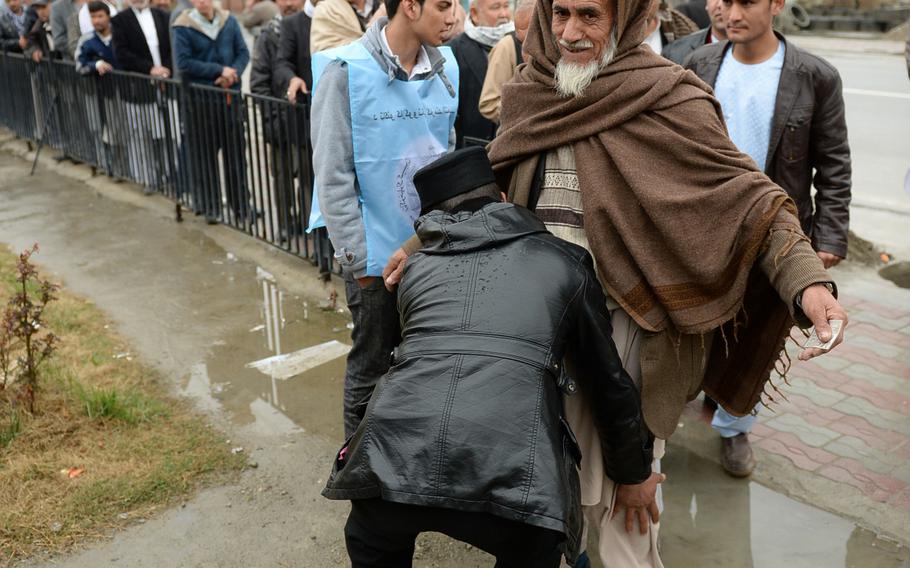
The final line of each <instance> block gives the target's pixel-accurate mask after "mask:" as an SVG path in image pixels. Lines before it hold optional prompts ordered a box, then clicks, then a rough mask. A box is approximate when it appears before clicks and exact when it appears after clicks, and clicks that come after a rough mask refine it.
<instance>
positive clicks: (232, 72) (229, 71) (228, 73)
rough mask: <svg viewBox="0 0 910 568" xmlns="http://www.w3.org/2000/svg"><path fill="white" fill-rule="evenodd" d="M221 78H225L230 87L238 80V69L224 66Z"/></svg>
mask: <svg viewBox="0 0 910 568" xmlns="http://www.w3.org/2000/svg"><path fill="white" fill-rule="evenodd" d="M221 78H222V79H224V82H225V83H227V86H228V87H230V86H231V85H233V84H234V83H236V82H237V70H236V69H234V68H233V67H222V68H221Z"/></svg>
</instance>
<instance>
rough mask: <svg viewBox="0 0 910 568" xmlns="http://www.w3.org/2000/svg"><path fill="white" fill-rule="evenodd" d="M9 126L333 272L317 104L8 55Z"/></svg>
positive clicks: (3, 85)
mask: <svg viewBox="0 0 910 568" xmlns="http://www.w3.org/2000/svg"><path fill="white" fill-rule="evenodd" d="M0 125H2V126H4V127H6V128H8V129H10V130H12V131H13V132H15V133H16V135H17V136H19V137H20V138H25V139H28V140H33V141H39V140H41V141H42V143H43V144H46V145H48V146H51V147H53V148H56V149H58V150H60V151H61V152H63V153H64V154H65V155H66V156H67V157H70V158H72V159H74V160H77V161H80V162H84V163H86V164H90V165H92V166H94V167H96V168H98V169H100V170H102V171H104V172H105V173H107V174H108V175H110V176H113V177H116V178H120V179H127V180H130V181H133V182H136V183H138V184H141V185H143V186H144V187H145V188H146V189H147V191H149V192H158V193H162V194H164V195H166V196H167V197H169V198H171V199H174V200H175V201H177V202H179V203H180V204H181V205H182V207H184V208H186V209H188V210H190V211H193V212H195V213H196V214H198V215H204V216H205V217H206V219H207V220H209V221H210V222H219V223H224V224H226V225H229V226H231V227H234V228H236V229H238V230H241V231H243V232H245V233H247V234H249V235H251V236H253V237H256V238H258V239H261V240H263V241H266V242H268V243H271V244H273V245H275V246H277V247H280V248H282V249H284V250H286V251H288V252H290V253H292V254H296V255H298V256H301V257H303V258H306V259H309V260H310V261H312V262H313V263H314V264H316V265H317V266H319V268H320V271H321V272H322V273H323V274H324V275H326V276H328V275H329V274H330V273H331V272H332V271H333V268H334V267H333V262H332V247H331V244H330V243H329V240H328V237H327V235H326V233H325V230H324V229H320V230H316V231H313V232H312V233H311V234H307V233H306V227H307V219H308V218H309V212H310V207H311V204H312V195H313V168H312V158H311V157H312V151H311V148H310V137H309V106H308V105H306V104H301V105H292V104H290V103H288V102H287V101H282V100H279V99H273V98H270V97H263V96H259V95H251V94H247V93H243V94H241V93H238V92H236V91H226V90H223V89H218V88H215V87H207V86H201V85H185V84H183V83H180V82H178V81H175V80H168V79H156V78H152V77H149V76H146V75H138V74H134V73H125V72H119V71H115V72H111V73H108V74H105V75H104V76H102V77H99V76H95V75H91V76H87V75H82V74H80V73H79V72H78V71H77V70H76V67H75V65H74V64H72V63H67V62H61V61H49V62H43V63H40V64H35V63H34V62H32V61H31V60H29V59H26V58H24V57H22V56H21V55H18V54H7V53H0Z"/></svg>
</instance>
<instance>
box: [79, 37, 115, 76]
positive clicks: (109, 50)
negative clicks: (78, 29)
mask: <svg viewBox="0 0 910 568" xmlns="http://www.w3.org/2000/svg"><path fill="white" fill-rule="evenodd" d="M98 61H107V62H108V63H110V64H111V65H113V66H114V69H117V68H118V67H117V59H116V58H115V57H114V49H113V47H111V44H110V43H107V44H105V43H104V41H102V39H101V36H99V35H98V32H92V33H90V34H85V35H84V36H82V37H81V38H79V43H78V44H77V45H76V69H77V70H78V71H79V72H80V73H82V74H83V75H97V74H98V69H96V68H95V64H96V63H97V62H98Z"/></svg>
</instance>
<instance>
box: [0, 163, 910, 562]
mask: <svg viewBox="0 0 910 568" xmlns="http://www.w3.org/2000/svg"><path fill="white" fill-rule="evenodd" d="M26 176H27V164H26V163H24V162H22V161H20V160H18V159H16V158H13V157H10V156H8V155H6V154H0V242H3V243H7V244H9V245H10V246H11V247H12V248H13V249H14V250H19V249H22V248H25V247H26V246H29V245H30V244H31V243H33V242H35V241H37V242H39V243H40V245H41V252H40V254H39V255H38V256H37V261H38V262H39V263H41V264H42V265H43V266H44V267H46V268H47V269H48V270H49V271H50V272H52V273H53V274H54V275H55V277H56V278H59V279H62V280H63V282H64V284H65V285H66V286H67V287H68V288H69V289H70V290H72V291H74V292H76V293H79V294H82V295H84V296H85V297H87V298H89V299H90V300H92V301H93V302H94V303H96V304H97V305H98V306H99V307H101V308H102V309H104V310H105V311H106V312H107V313H108V314H110V316H111V318H112V320H113V321H114V323H115V324H116V326H117V328H118V329H119V330H120V331H121V332H122V333H123V334H124V335H125V336H126V337H127V338H128V339H129V340H130V341H131V343H132V345H134V346H135V349H136V352H137V354H138V355H139V356H140V357H142V358H143V359H144V360H145V361H147V362H148V363H150V364H152V365H153V366H155V367H156V368H157V369H159V370H160V371H161V373H162V375H163V376H164V377H165V378H166V379H167V380H170V381H171V382H172V383H173V384H174V386H175V390H176V391H178V392H182V393H184V394H186V395H189V396H192V397H193V398H194V400H196V401H197V403H198V404H199V406H200V408H202V409H203V410H205V411H207V412H209V414H210V415H211V416H212V419H213V421H214V422H215V423H216V424H218V425H219V426H220V427H221V428H223V430H224V431H225V438H226V440H225V443H227V444H230V445H231V446H232V447H243V448H244V451H245V452H246V453H248V454H249V456H250V460H251V461H253V462H255V463H256V465H257V466H258V467H257V468H255V469H251V470H249V471H248V472H247V473H245V474H244V476H243V478H242V479H241V481H240V482H239V483H238V484H237V485H236V486H228V487H221V488H213V489H209V490H205V491H203V492H202V493H201V494H200V495H199V496H197V497H196V498H194V499H193V500H192V501H190V502H189V503H187V504H186V505H185V507H178V508H176V509H173V510H171V511H168V512H165V513H163V514H162V515H161V516H160V517H158V518H155V519H152V520H150V521H149V522H148V523H145V524H143V525H141V526H136V527H132V528H130V529H128V530H126V531H124V532H121V533H119V534H117V535H115V536H114V537H113V538H112V539H111V540H109V541H106V542H102V543H100V544H97V545H94V546H92V547H89V548H88V549H87V550H85V551H83V552H80V553H77V554H75V555H71V556H67V557H62V558H57V559H53V560H51V561H47V562H42V561H41V560H40V559H36V560H34V561H33V562H30V563H29V565H41V566H44V565H48V566H50V565H54V566H71V567H81V566H109V565H110V566H131V567H132V566H135V567H140V566H143V567H144V566H250V567H258V566H262V567H266V566H268V567H271V566H342V565H346V562H345V555H344V550H343V542H342V532H341V531H342V525H343V522H344V518H345V515H346V511H347V506H346V504H345V503H338V502H330V501H327V500H325V499H322V498H321V497H320V496H319V490H320V489H321V487H322V485H323V484H324V481H325V476H326V475H327V473H328V471H329V469H330V463H331V462H330V458H331V455H332V453H333V451H334V450H335V448H337V446H338V445H339V444H340V442H341V436H342V434H341V420H340V410H341V385H342V378H343V371H344V357H343V352H344V346H343V345H339V344H344V343H347V342H348V341H349V339H348V329H347V324H348V321H349V320H348V318H347V317H346V315H345V314H344V313H339V311H338V310H337V309H323V308H324V307H325V306H324V303H325V302H324V301H323V299H322V298H311V297H304V296H299V295H295V294H292V293H288V292H286V291H285V289H284V287H282V286H281V285H279V283H276V282H275V281H274V277H273V276H272V275H270V274H269V273H268V271H266V270H264V269H263V268H262V267H261V266H259V265H258V264H257V262H255V259H246V258H243V257H241V256H240V255H239V254H238V253H236V252H234V251H232V250H225V249H224V248H222V247H221V246H219V245H218V244H217V243H216V242H215V241H214V240H212V239H211V238H210V237H209V236H208V234H209V231H211V230H212V229H209V228H206V227H205V226H204V224H202V223H196V222H193V221H192V220H190V221H189V222H187V223H184V224H176V223H174V222H173V221H172V220H170V219H168V218H166V217H163V216H161V215H155V214H150V213H149V211H148V210H147V209H146V208H143V207H136V206H133V205H130V204H128V203H124V202H121V201H118V200H112V199H108V198H106V197H101V196H99V194H98V193H97V192H96V191H95V190H93V189H92V188H90V187H88V186H86V185H85V184H82V183H80V182H76V181H73V180H72V179H71V178H67V177H64V176H62V175H59V174H57V173H54V172H51V171H48V170H47V169H46V167H41V168H39V173H38V175H36V176H35V177H34V178H27V177H26ZM118 191H123V192H132V191H134V190H132V189H130V188H129V187H128V186H121V188H120V189H119V190H118ZM147 199H149V202H150V203H151V202H152V201H153V200H158V199H159V198H158V197H150V198H147ZM837 276H838V280H839V282H841V290H842V293H843V294H844V297H845V300H846V303H847V305H848V307H849V309H850V310H851V317H853V318H854V322H856V324H855V326H854V325H853V324H851V328H850V332H851V335H850V338H851V341H853V338H854V337H855V338H856V341H855V344H851V346H850V348H849V349H844V350H843V351H842V352H841V354H839V355H838V356H837V357H834V356H832V358H831V359H823V360H824V361H825V362H824V363H822V362H821V361H820V362H819V363H817V364H816V363H812V364H806V365H815V366H813V367H796V368H794V372H793V376H794V379H793V383H794V384H793V387H791V388H789V389H788V390H787V392H788V393H789V396H790V399H791V402H790V403H788V405H786V406H780V407H776V408H775V413H774V414H771V413H766V414H763V415H762V422H761V426H760V428H759V429H758V430H757V431H756V432H757V434H758V435H757V436H756V442H757V446H758V450H757V451H758V457H759V460H760V465H759V468H758V470H757V471H756V474H755V476H754V479H755V480H754V481H752V482H750V481H744V480H734V479H732V478H729V477H727V476H726V475H724V474H723V473H722V471H721V470H720V467H719V465H718V464H717V459H716V452H717V450H718V448H719V442H718V441H717V440H716V439H715V438H714V437H713V435H712V434H711V432H710V429H709V428H708V427H707V425H706V424H704V422H703V414H702V413H701V411H700V406H699V403H698V402H695V403H693V404H692V405H691V406H690V408H689V409H688V410H687V414H686V416H685V417H684V420H683V425H682V427H681V429H680V430H679V432H678V435H677V436H675V437H674V438H673V439H672V440H671V442H670V446H669V452H668V456H667V458H666V460H665V462H664V466H663V469H664V471H665V472H666V473H667V474H668V476H669V479H668V481H667V483H666V484H665V494H664V496H665V504H666V510H665V513H664V518H663V522H662V547H663V557H664V560H665V563H666V565H667V566H668V567H675V566H686V567H688V566H706V567H709V566H718V567H719V566H726V567H729V566H732V567H738V566H742V567H751V566H755V567H764V566H767V567H771V566H775V567H776V566H782V565H786V566H805V567H818V566H825V567H827V566H832V567H834V566H845V567H846V566H856V567H868V568H871V567H875V568H877V567H890V566H895V567H897V566H907V565H910V553H908V551H907V549H906V548H903V547H901V546H900V545H899V544H896V543H895V541H894V539H892V538H879V537H877V536H876V535H877V534H878V533H887V534H890V535H893V536H898V537H901V538H900V539H899V540H903V541H904V542H910V535H908V531H910V516H908V514H907V511H908V510H910V497H908V495H910V490H908V489H907V484H908V483H910V475H907V471H908V470H907V468H906V465H907V463H908V462H910V445H908V440H910V420H908V419H907V414H908V413H910V406H907V405H905V402H906V401H907V400H910V393H908V389H910V386H908V385H910V373H908V369H910V359H908V354H910V312H908V311H907V309H908V307H910V301H908V300H910V291H906V290H899V289H897V288H896V287H894V286H892V285H891V284H890V283H889V282H887V281H884V280H882V279H880V278H878V277H877V276H876V275H875V273H874V272H873V271H871V270H863V271H860V270H858V269H846V270H842V271H840V272H839V273H838V274H837ZM315 277H316V274H315V270H311V269H310V268H309V267H307V266H306V265H305V263H303V262H301V263H300V278H315ZM842 277H843V280H842ZM895 291H896V292H895ZM854 330H855V333H854ZM317 346H321V347H317ZM111 356H113V354H111ZM851 384H852V385H853V386H852V387H850V386H849V385H851ZM851 389H852V390H851ZM826 397H827V398H826ZM848 428H852V429H851V430H849V433H848V431H847V429H848ZM816 430H817V431H816ZM819 432H821V434H819ZM831 432H834V433H837V435H833V434H831ZM822 440H824V443H821V442H822ZM855 440H860V441H861V442H862V444H858V443H856V442H855ZM800 452H802V454H800ZM821 452H824V453H821ZM851 452H852V453H851ZM864 452H865V453H864ZM803 454H804V455H805V456H809V457H814V458H816V460H817V463H815V462H813V463H809V462H807V461H805V460H804V459H803V458H802V457H801V456H802V455H803ZM844 472H846V473H844ZM847 474H849V475H847ZM893 480H896V481H893ZM898 482H899V483H898ZM805 503H811V505H810V504H805ZM860 525H861V526H863V527H867V528H868V529H871V530H867V529H864V528H860ZM415 565H416V566H439V567H456V566H458V567H467V566H490V565H492V561H491V559H490V558H489V557H487V556H485V555H483V554H481V553H479V552H477V551H473V550H470V549H468V548H467V547H465V546H464V545H461V544H456V543H452V542H450V541H447V540H445V539H442V538H433V537H430V538H425V539H422V540H421V546H420V547H419V549H418V553H417V560H416V562H415Z"/></svg>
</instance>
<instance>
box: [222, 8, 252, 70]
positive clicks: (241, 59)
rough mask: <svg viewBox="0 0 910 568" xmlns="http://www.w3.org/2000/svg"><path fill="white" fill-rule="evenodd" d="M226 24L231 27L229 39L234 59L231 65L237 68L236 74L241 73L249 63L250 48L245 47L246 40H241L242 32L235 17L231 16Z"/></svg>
mask: <svg viewBox="0 0 910 568" xmlns="http://www.w3.org/2000/svg"><path fill="white" fill-rule="evenodd" d="M227 25H229V26H231V27H232V28H233V29H232V30H231V41H233V42H234V61H232V62H231V67H233V68H234V69H236V70H237V75H238V76H239V75H243V70H244V69H246V66H247V65H249V64H250V50H249V49H247V47H246V42H245V41H244V40H243V33H242V32H241V31H240V24H238V23H237V19H236V18H234V17H233V16H231V18H230V21H229V22H228V24H227Z"/></svg>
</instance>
